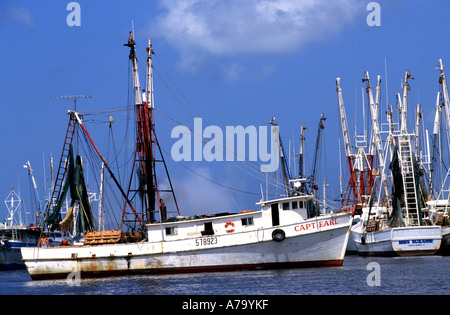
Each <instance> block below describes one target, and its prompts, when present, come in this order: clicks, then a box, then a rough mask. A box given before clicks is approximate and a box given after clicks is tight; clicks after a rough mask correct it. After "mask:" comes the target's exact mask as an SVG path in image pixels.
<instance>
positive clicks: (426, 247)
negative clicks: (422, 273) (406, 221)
mask: <svg viewBox="0 0 450 315" xmlns="http://www.w3.org/2000/svg"><path fill="white" fill-rule="evenodd" d="M441 239H442V234H441V227H440V226H416V227H407V228H393V229H392V236H391V243H392V249H393V250H394V251H395V253H396V254H397V255H399V256H418V255H433V254H435V253H436V252H437V251H438V250H439V248H440V247H441Z"/></svg>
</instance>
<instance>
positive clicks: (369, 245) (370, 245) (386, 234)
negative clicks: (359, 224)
mask: <svg viewBox="0 0 450 315" xmlns="http://www.w3.org/2000/svg"><path fill="white" fill-rule="evenodd" d="M391 230H392V229H385V230H382V231H376V232H370V233H361V232H359V231H354V230H352V232H351V233H350V235H351V238H352V239H353V242H354V244H355V247H356V250H357V253H358V255H361V256H395V252H394V250H393V249H392V246H391Z"/></svg>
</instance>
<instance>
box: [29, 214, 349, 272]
mask: <svg viewBox="0 0 450 315" xmlns="http://www.w3.org/2000/svg"><path fill="white" fill-rule="evenodd" d="M348 218H349V216H342V218H341V220H343V221H346V220H347V222H346V223H342V224H339V225H337V226H336V227H333V228H327V229H322V230H320V231H315V232H313V233H305V234H297V235H292V233H290V232H289V231H290V230H292V231H295V230H298V225H292V226H288V227H283V229H285V231H286V237H285V238H284V239H283V240H282V241H275V240H273V239H272V238H271V237H270V239H269V238H268V237H267V236H268V235H271V234H272V232H273V231H274V230H275V228H273V229H265V230H258V231H254V232H249V233H243V234H242V235H240V237H239V239H240V240H242V242H241V243H240V244H231V243H227V241H228V239H231V235H228V236H227V235H221V236H219V235H218V236H217V237H211V236H205V237H202V238H197V239H195V240H189V242H191V243H192V241H195V242H197V243H198V241H199V240H205V241H200V243H203V244H206V245H204V246H203V247H202V248H196V249H190V248H189V246H188V245H187V244H186V245H184V246H183V244H181V243H179V244H176V248H178V250H172V248H175V247H174V246H175V244H170V242H142V243H134V244H115V245H98V246H79V247H77V246H71V247H58V248H24V249H23V250H22V255H23V257H24V260H25V264H26V266H27V269H28V272H29V274H30V276H31V278H32V279H33V280H40V279H56V278H67V277H68V276H70V275H71V274H72V275H73V274H74V273H76V275H77V276H79V277H81V278H88V277H89V278H92V277H106V276H114V275H129V274H160V273H166V274H167V273H193V272H206V271H208V272H218V271H234V270H251V269H273V268H292V267H316V266H340V265H342V262H343V259H344V255H345V249H346V246H347V242H348V237H349V228H350V223H351V218H350V221H348ZM247 239H253V240H252V241H250V242H248V241H246V240H247ZM207 240H212V241H211V244H210V245H208V242H209V241H207ZM216 242H217V243H218V244H223V246H220V247H214V243H216ZM208 246H212V247H210V248H208ZM182 248H185V250H183V249H182Z"/></svg>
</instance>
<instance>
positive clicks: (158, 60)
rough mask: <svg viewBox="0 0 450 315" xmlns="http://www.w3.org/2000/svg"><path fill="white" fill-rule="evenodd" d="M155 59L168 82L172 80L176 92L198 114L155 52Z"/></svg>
mask: <svg viewBox="0 0 450 315" xmlns="http://www.w3.org/2000/svg"><path fill="white" fill-rule="evenodd" d="M155 57H156V58H155V59H156V61H157V62H158V63H159V64H160V65H161V68H162V69H163V71H164V72H165V74H166V75H167V77H168V78H169V80H170V82H172V84H173V85H174V86H175V88H176V89H177V90H178V92H179V93H180V94H181V96H182V97H183V98H184V99H185V100H186V101H187V103H188V104H189V106H191V108H192V109H193V110H194V112H195V113H196V114H197V115H198V116H200V114H199V113H198V111H197V110H196V109H195V107H194V106H193V105H192V103H191V102H190V101H189V99H188V98H187V97H186V96H185V95H184V94H183V92H182V91H181V89H180V88H179V87H178V86H177V85H176V83H175V82H174V80H173V79H172V77H171V76H170V75H169V73H168V71H167V70H166V68H165V67H164V64H163V63H162V62H161V60H160V59H159V57H158V55H157V54H155Z"/></svg>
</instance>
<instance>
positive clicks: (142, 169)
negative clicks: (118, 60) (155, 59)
mask: <svg viewBox="0 0 450 315" xmlns="http://www.w3.org/2000/svg"><path fill="white" fill-rule="evenodd" d="M135 45H136V43H135V41H134V38H133V33H132V32H130V36H129V39H128V43H127V44H124V46H127V47H130V55H129V58H130V60H131V62H132V71H133V88H134V108H135V120H136V154H135V162H138V178H139V189H138V190H139V191H140V192H141V193H142V194H141V196H142V202H143V208H144V211H145V215H146V220H147V222H150V223H151V222H154V221H155V200H156V198H155V187H154V182H153V150H152V134H151V130H152V126H151V124H152V117H151V111H150V112H149V110H148V108H149V107H148V106H147V104H146V103H144V102H143V101H142V96H141V87H140V82H139V73H138V65H137V58H136V51H135ZM150 53H151V51H150V52H149V55H150ZM148 84H149V85H152V84H153V83H151V82H149V83H148ZM151 91H152V90H151ZM151 91H150V92H147V93H151ZM149 96H150V100H151V98H152V96H151V95H149Z"/></svg>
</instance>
